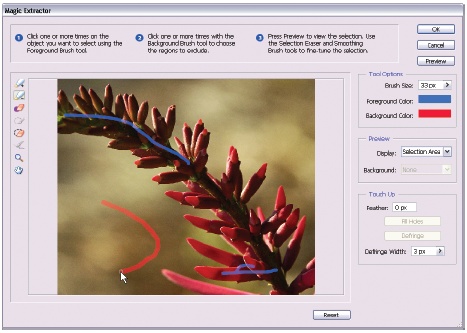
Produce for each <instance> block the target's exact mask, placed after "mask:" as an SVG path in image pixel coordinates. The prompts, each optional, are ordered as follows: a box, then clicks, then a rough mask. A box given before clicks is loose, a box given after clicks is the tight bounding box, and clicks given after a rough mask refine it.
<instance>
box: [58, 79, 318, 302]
mask: <svg viewBox="0 0 467 333" xmlns="http://www.w3.org/2000/svg"><path fill="white" fill-rule="evenodd" d="M108 83H110V84H111V86H112V88H113V92H114V96H116V95H117V94H119V93H121V94H123V93H128V94H134V95H135V96H136V98H137V99H138V102H139V103H141V102H143V101H144V100H148V101H149V106H150V107H152V106H156V107H158V109H159V110H160V111H161V113H162V114H163V115H165V112H166V110H167V107H168V106H169V105H171V104H176V105H177V124H176V126H175V130H174V136H177V137H179V138H181V137H182V134H181V133H182V131H181V128H182V125H183V123H184V122H187V123H188V124H189V125H190V126H191V127H193V125H194V124H195V123H196V121H197V120H198V119H199V118H201V119H202V120H203V122H204V123H205V126H206V128H207V129H208V130H209V131H210V132H211V138H210V145H209V148H208V153H209V161H208V164H207V167H208V169H209V172H210V173H212V174H213V175H215V176H216V177H218V178H219V177H220V176H221V173H222V172H223V171H225V161H226V158H227V154H228V151H229V147H230V146H235V147H236V148H237V149H238V152H239V157H240V160H241V162H242V163H241V169H242V172H243V178H244V183H245V184H246V182H247V181H248V179H249V178H250V176H251V175H252V174H253V173H254V172H256V171H257V170H258V168H259V167H260V166H261V165H262V164H263V163H268V170H267V173H266V180H265V181H264V183H263V186H262V187H261V188H260V190H259V191H258V192H257V193H256V195H255V196H254V197H253V199H252V200H251V201H250V203H249V204H248V206H249V207H253V208H254V207H257V206H258V205H259V206H261V207H262V208H263V210H264V212H265V214H266V215H267V214H270V213H271V212H272V210H273V208H274V200H275V196H276V192H277V188H278V186H279V185H283V186H284V189H285V193H286V195H287V202H288V203H293V204H294V207H299V208H300V210H301V215H306V216H307V226H306V230H305V235H304V238H303V240H302V249H301V252H300V255H299V257H298V259H297V262H296V263H295V265H294V267H293V269H292V270H291V271H290V272H289V273H288V274H287V280H288V281H289V283H290V282H291V281H292V280H293V278H294V277H295V276H296V275H297V274H298V273H299V272H300V271H301V269H302V268H303V267H304V266H305V265H306V263H307V262H308V261H309V260H311V259H312V258H313V257H314V252H315V250H314V244H315V241H314V239H315V234H314V223H315V221H314V195H315V193H314V184H315V181H314V179H315V170H314V152H315V140H314V139H315V130H314V129H315V122H314V118H315V117H314V112H315V82H314V80H284V79H280V80H250V79H244V80H237V79H236V80H213V79H209V80H59V83H58V85H59V87H58V88H59V89H62V90H63V91H65V93H66V94H67V95H68V98H69V99H70V101H72V96H73V94H75V93H79V92H78V87H79V85H81V84H82V85H84V86H85V87H86V88H87V89H89V88H92V89H94V90H95V91H96V92H97V93H98V94H99V96H100V97H101V98H103V92H104V87H105V86H106V85H107V84H108ZM72 104H74V102H72ZM150 122H151V120H150V117H148V120H147V124H148V125H149V126H152V125H151V123H150ZM108 141H109V139H106V138H102V137H91V136H84V135H79V134H71V135H65V134H64V135H59V136H58V293H59V294H89V295H91V294H136V295H138V294H192V292H190V291H187V290H185V289H183V288H181V287H178V286H177V285H175V284H173V283H171V282H170V281H168V280H167V279H166V278H165V277H164V276H163V275H162V274H161V269H163V268H167V269H170V270H172V271H175V272H177V273H180V274H183V275H186V276H188V277H191V278H194V279H198V280H201V281H206V282H211V283H214V284H218V285H224V286H227V287H231V288H236V289H241V290H246V291H250V292H254V293H260V294H268V293H269V290H270V289H271V288H270V287H269V286H268V285H267V283H266V282H264V281H258V282H246V283H241V284H236V283H235V282H220V281H213V280H208V279H205V278H203V277H202V276H200V275H199V274H198V273H196V272H195V271H194V269H193V268H194V267H195V266H198V265H208V266H220V264H217V263H216V262H213V261H212V260H210V259H207V258H205V257H203V256H201V255H200V254H198V253H197V252H196V251H194V250H193V249H192V248H191V247H190V246H189V245H188V243H187V242H186V238H187V237H192V238H195V239H197V240H200V241H202V242H204V243H207V244H210V245H212V246H216V247H219V248H223V249H224V250H227V251H231V252H235V250H233V249H232V248H231V247H230V246H229V245H227V244H226V243H225V241H224V240H222V239H221V237H219V236H218V235H214V234H208V233H206V232H204V231H203V230H200V229H198V228H196V227H194V226H192V225H191V224H190V223H189V222H188V221H186V220H185V219H184V218H183V215H184V214H192V215H198V216H202V217H206V218H214V215H213V214H212V213H211V212H210V211H203V210H195V209H193V208H191V207H189V206H181V205H179V204H178V203H177V202H175V201H173V200H172V199H170V198H168V197H166V196H165V195H164V192H165V191H167V190H178V191H186V188H185V187H184V186H183V184H175V185H158V184H157V183H155V182H153V181H152V180H151V178H152V177H153V176H154V175H155V174H158V173H160V172H163V171H170V169H169V168H160V169H137V168H136V166H135V165H134V161H135V160H136V158H135V157H134V156H132V155H131V153H130V152H129V151H117V150H113V149H109V148H107V147H106V146H107V143H108ZM171 142H172V146H175V144H174V142H173V140H171ZM102 200H107V201H110V202H112V203H114V204H117V205H119V206H121V207H124V208H126V209H128V210H130V211H131V212H133V213H134V214H136V215H138V216H140V217H141V218H143V219H144V220H145V221H147V222H148V223H149V224H150V225H151V226H152V227H153V229H154V230H155V231H156V233H157V234H158V235H159V237H160V239H161V248H160V252H159V254H158V256H157V257H156V258H155V259H154V260H152V261H151V262H149V263H148V264H147V265H146V266H144V267H143V268H142V269H140V270H137V271H134V272H131V273H128V274H127V277H128V283H127V284H124V283H123V282H122V281H120V276H119V273H118V270H119V269H121V268H124V267H129V266H131V265H134V264H136V263H138V262H139V261H140V260H142V259H143V258H144V257H146V256H148V255H149V254H151V253H152V251H153V249H154V241H153V239H152V238H151V236H150V235H149V234H148V232H147V231H146V230H145V229H144V228H143V227H142V226H141V225H140V224H138V223H137V222H135V221H133V220H132V219H130V218H128V217H126V216H125V215H123V214H122V213H120V212H117V211H115V210H112V209H110V208H108V207H106V206H103V205H102V204H101V201H102ZM287 244H288V241H286V242H285V243H284V245H283V249H282V255H284V253H285V247H286V246H287ZM318 284H319V281H318ZM306 293H308V294H311V293H312V291H310V290H308V291H307V292H305V294H306Z"/></svg>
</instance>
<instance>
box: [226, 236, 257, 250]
mask: <svg viewBox="0 0 467 333" xmlns="http://www.w3.org/2000/svg"><path fill="white" fill-rule="evenodd" d="M222 239H223V240H225V241H226V242H227V244H229V245H230V246H232V247H233V248H234V249H235V250H237V251H238V252H239V253H241V254H245V253H246V251H248V249H249V248H250V246H249V245H248V244H246V243H245V242H244V241H239V240H237V241H235V240H231V239H230V238H229V237H227V236H225V235H222Z"/></svg>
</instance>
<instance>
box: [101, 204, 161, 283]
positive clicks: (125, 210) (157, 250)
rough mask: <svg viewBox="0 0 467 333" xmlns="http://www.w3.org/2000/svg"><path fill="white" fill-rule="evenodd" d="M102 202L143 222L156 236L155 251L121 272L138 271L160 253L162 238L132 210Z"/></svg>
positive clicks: (151, 233)
mask: <svg viewBox="0 0 467 333" xmlns="http://www.w3.org/2000/svg"><path fill="white" fill-rule="evenodd" d="M101 204H103V205H104V206H107V207H109V208H112V209H115V210H118V211H119V212H122V213H123V214H125V215H126V216H128V217H129V218H131V219H132V220H134V221H136V222H138V223H139V224H141V225H142V226H143V227H144V229H146V230H147V231H148V232H149V234H150V235H151V236H152V238H154V242H155V246H154V251H153V252H152V253H151V254H150V255H149V256H147V257H146V258H144V259H143V260H141V261H140V262H139V263H137V264H136V265H133V266H130V267H127V268H122V269H120V270H119V272H121V273H123V274H126V273H130V272H133V271H136V270H137V269H140V268H141V267H143V266H144V265H146V264H147V263H148V262H150V261H151V260H153V259H154V258H155V257H157V254H158V253H159V250H160V248H161V240H160V239H159V236H157V234H156V232H155V231H154V229H152V228H151V226H150V225H149V224H148V223H147V222H146V221H145V220H143V219H142V218H140V217H139V216H136V215H135V214H133V213H132V212H130V211H129V210H128V209H125V208H122V207H120V206H118V205H116V204H113V203H111V202H108V201H105V200H102V201H101Z"/></svg>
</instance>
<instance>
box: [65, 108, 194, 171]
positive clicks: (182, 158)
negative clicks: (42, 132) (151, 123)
mask: <svg viewBox="0 0 467 333" xmlns="http://www.w3.org/2000/svg"><path fill="white" fill-rule="evenodd" d="M63 116H64V117H65V118H97V119H106V120H112V121H118V122H120V123H122V124H125V125H128V126H131V127H133V128H134V129H135V130H136V132H138V133H139V134H141V135H142V136H144V137H145V138H146V139H148V140H149V142H151V143H152V144H153V145H154V146H157V147H159V148H161V149H163V150H165V151H166V152H168V153H170V154H172V155H175V156H177V157H178V158H180V159H181V160H183V161H184V162H185V163H186V164H187V165H190V164H191V163H190V160H189V159H187V158H185V157H183V156H182V155H180V154H179V153H178V152H176V151H175V150H173V149H170V148H168V147H166V146H164V145H161V144H160V143H159V142H156V141H154V140H153V139H152V138H151V137H150V136H149V135H147V134H146V133H145V132H144V131H143V130H141V128H139V127H138V126H136V125H135V124H133V123H132V122H131V121H128V120H124V119H121V118H118V117H112V116H104V115H101V114H76V113H65V114H64V115H63Z"/></svg>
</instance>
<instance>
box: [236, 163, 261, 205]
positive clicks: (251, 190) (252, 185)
mask: <svg viewBox="0 0 467 333" xmlns="http://www.w3.org/2000/svg"><path fill="white" fill-rule="evenodd" d="M267 166H268V165H267V163H265V164H263V165H262V166H261V168H259V170H258V171H257V172H256V173H255V174H253V176H251V178H250V180H249V181H248V183H247V184H246V186H245V188H244V189H243V191H242V194H241V196H240V200H241V202H243V203H247V202H248V201H250V199H251V197H252V196H253V195H254V194H255V193H256V191H258V189H259V188H260V186H261V184H263V181H264V179H266V168H267Z"/></svg>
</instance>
